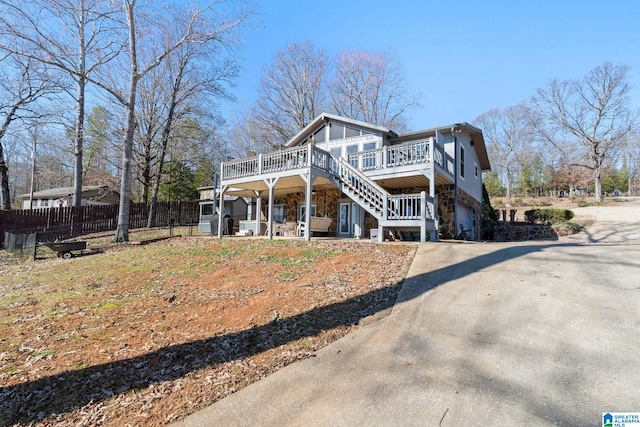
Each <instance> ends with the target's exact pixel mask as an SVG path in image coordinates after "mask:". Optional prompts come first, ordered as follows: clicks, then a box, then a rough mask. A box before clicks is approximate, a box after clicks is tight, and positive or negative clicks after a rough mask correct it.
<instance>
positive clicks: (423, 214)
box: [420, 191, 428, 243]
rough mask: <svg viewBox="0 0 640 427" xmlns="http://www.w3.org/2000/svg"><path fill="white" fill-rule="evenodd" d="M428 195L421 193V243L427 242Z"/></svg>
mask: <svg viewBox="0 0 640 427" xmlns="http://www.w3.org/2000/svg"><path fill="white" fill-rule="evenodd" d="M427 208H428V207H427V193H426V192H425V191H421V192H420V242H421V243H424V242H426V241H427Z"/></svg>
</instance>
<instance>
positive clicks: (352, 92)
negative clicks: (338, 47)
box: [329, 49, 417, 131]
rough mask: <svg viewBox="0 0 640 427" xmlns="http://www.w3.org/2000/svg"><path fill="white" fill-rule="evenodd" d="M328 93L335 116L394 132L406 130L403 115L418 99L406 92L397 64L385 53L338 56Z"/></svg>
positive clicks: (343, 54)
mask: <svg viewBox="0 0 640 427" xmlns="http://www.w3.org/2000/svg"><path fill="white" fill-rule="evenodd" d="M329 93H330V98H331V101H330V103H331V109H332V110H333V111H334V112H335V113H337V114H339V115H341V116H345V117H349V118H351V119H355V120H362V121H365V122H369V123H374V124H377V125H380V126H386V127H389V128H393V129H395V130H397V131H403V130H405V128H406V122H405V114H406V113H407V112H408V111H410V109H411V108H413V107H415V106H416V105H417V98H416V97H415V96H411V95H409V94H408V93H407V90H406V88H405V79H404V75H403V72H402V69H401V67H400V65H399V63H398V62H397V60H396V59H395V58H393V56H391V55H390V54H388V53H371V52H366V51H359V50H356V49H350V50H345V51H343V52H342V53H340V54H339V55H338V59H337V61H336V71H335V77H334V79H333V80H332V81H331V83H330V84H329Z"/></svg>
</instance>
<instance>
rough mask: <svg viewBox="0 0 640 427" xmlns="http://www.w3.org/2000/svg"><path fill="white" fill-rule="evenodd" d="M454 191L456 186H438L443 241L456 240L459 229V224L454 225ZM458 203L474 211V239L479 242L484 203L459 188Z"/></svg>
mask: <svg viewBox="0 0 640 427" xmlns="http://www.w3.org/2000/svg"><path fill="white" fill-rule="evenodd" d="M454 189H455V185H453V184H448V185H437V186H436V196H437V199H438V218H439V221H440V237H441V238H442V239H453V238H455V235H456V230H457V227H458V225H457V224H454V223H453V222H454V218H455V203H454V202H455V198H454ZM458 203H464V204H465V205H467V206H470V207H471V208H472V209H473V230H474V235H473V239H474V240H478V239H479V238H480V220H481V218H480V216H481V214H482V203H481V202H479V201H477V200H476V199H474V198H473V197H471V196H470V195H469V193H467V192H466V191H464V190H461V189H460V188H458ZM457 231H459V230H457Z"/></svg>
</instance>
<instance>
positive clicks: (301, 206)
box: [298, 203, 316, 221]
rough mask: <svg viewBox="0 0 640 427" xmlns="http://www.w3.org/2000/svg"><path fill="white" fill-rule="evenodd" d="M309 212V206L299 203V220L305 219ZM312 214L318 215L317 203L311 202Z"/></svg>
mask: <svg viewBox="0 0 640 427" xmlns="http://www.w3.org/2000/svg"><path fill="white" fill-rule="evenodd" d="M306 213H307V207H306V205H305V204H304V203H301V204H299V205H298V221H304V220H305V215H306ZM311 216H316V205H315V204H311Z"/></svg>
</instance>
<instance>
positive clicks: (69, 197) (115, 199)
mask: <svg viewBox="0 0 640 427" xmlns="http://www.w3.org/2000/svg"><path fill="white" fill-rule="evenodd" d="M73 194H74V187H58V188H50V189H48V190H42V191H36V192H34V193H33V209H47V208H59V207H67V206H72V205H73ZM18 199H19V200H21V201H22V209H30V207H31V206H30V205H31V203H30V202H31V194H30V193H27V194H20V195H19V196H18ZM118 203H120V193H118V192H117V191H113V190H111V189H110V188H109V186H108V185H85V186H83V187H82V192H81V204H82V206H85V205H117V204H118Z"/></svg>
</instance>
